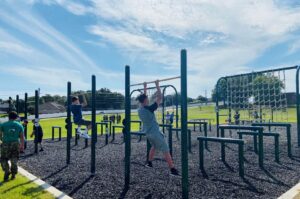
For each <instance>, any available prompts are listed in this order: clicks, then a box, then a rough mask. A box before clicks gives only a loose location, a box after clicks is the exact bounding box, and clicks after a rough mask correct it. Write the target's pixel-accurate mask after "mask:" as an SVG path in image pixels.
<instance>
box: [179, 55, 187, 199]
mask: <svg viewBox="0 0 300 199" xmlns="http://www.w3.org/2000/svg"><path fill="white" fill-rule="evenodd" d="M187 116H188V113H187V55H186V50H181V167H182V178H181V185H182V198H184V199H188V198H189V182H188V181H189V179H188V175H189V174H188V148H187V131H188V126H187Z"/></svg>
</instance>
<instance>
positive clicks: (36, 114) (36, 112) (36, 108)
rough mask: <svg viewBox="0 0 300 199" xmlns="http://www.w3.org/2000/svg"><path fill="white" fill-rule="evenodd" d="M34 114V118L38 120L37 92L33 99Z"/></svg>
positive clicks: (36, 91)
mask: <svg viewBox="0 0 300 199" xmlns="http://www.w3.org/2000/svg"><path fill="white" fill-rule="evenodd" d="M34 102H35V103H34V105H35V106H34V114H35V118H37V119H38V118H39V91H38V90H35V98H34Z"/></svg>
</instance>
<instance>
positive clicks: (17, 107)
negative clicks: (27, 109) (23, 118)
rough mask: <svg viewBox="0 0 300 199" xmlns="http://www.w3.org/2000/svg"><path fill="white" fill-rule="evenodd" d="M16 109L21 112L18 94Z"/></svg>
mask: <svg viewBox="0 0 300 199" xmlns="http://www.w3.org/2000/svg"><path fill="white" fill-rule="evenodd" d="M16 111H17V113H18V114H19V113H20V98H19V95H17V96H16Z"/></svg>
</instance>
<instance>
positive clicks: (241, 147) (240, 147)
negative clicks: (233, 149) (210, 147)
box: [197, 136, 244, 178]
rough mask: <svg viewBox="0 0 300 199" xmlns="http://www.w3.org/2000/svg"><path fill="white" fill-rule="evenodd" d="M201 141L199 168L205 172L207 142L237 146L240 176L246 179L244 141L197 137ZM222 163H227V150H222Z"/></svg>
mask: <svg viewBox="0 0 300 199" xmlns="http://www.w3.org/2000/svg"><path fill="white" fill-rule="evenodd" d="M197 140H198V141H199V168H200V170H202V171H204V147H203V145H204V143H205V142H218V143H221V144H225V143H226V144H237V145H238V151H239V175H240V176H241V177H242V178H243V177H244V140H240V139H232V138H220V137H203V136H199V137H197ZM221 157H222V161H223V162H225V150H221Z"/></svg>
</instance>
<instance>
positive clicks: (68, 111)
mask: <svg viewBox="0 0 300 199" xmlns="http://www.w3.org/2000/svg"><path fill="white" fill-rule="evenodd" d="M75 136H76V134H75ZM71 137H72V123H71V82H68V90H67V164H70V162H71Z"/></svg>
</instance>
